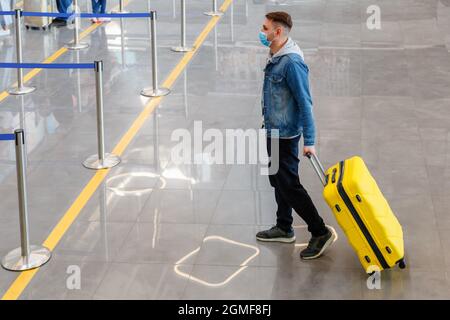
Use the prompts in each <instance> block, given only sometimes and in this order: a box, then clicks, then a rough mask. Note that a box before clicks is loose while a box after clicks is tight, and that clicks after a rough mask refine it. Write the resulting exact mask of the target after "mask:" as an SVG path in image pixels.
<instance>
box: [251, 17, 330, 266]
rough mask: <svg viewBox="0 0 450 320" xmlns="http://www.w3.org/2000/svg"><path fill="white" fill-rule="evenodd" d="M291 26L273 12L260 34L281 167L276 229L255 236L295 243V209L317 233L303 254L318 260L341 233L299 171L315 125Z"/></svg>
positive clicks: (268, 115) (266, 97) (265, 100)
mask: <svg viewBox="0 0 450 320" xmlns="http://www.w3.org/2000/svg"><path fill="white" fill-rule="evenodd" d="M291 29H292V19H291V16H290V15H289V14H288V13H286V12H271V13H268V14H267V15H266V19H265V21H264V25H263V27H262V30H261V32H260V34H259V38H260V41H261V43H262V44H263V45H265V46H267V47H270V55H269V59H268V62H267V65H266V68H265V70H264V87H263V97H262V108H263V116H264V128H265V129H266V131H267V151H268V154H269V157H271V156H272V151H273V150H271V145H272V144H271V140H272V139H278V145H279V153H278V157H279V169H278V171H277V172H276V173H274V174H272V175H269V180H270V184H271V186H272V187H274V188H275V200H276V202H277V205H278V209H277V223H276V225H275V226H274V227H272V228H271V229H269V230H264V231H261V232H259V233H258V234H257V235H256V238H257V239H258V240H259V241H272V242H285V243H291V242H294V241H295V234H294V230H293V228H292V222H293V217H292V209H294V210H295V211H296V212H297V213H298V214H299V215H300V217H301V218H302V219H303V220H304V221H305V222H306V224H307V225H308V231H309V232H310V233H311V234H312V237H311V240H310V241H309V244H308V247H307V248H306V249H304V250H303V251H302V252H301V253H300V257H301V258H302V259H305V260H311V259H316V258H319V257H320V256H321V255H322V254H323V253H324V252H325V250H326V249H327V248H328V247H329V246H330V245H331V244H332V243H333V241H334V240H335V238H336V235H335V234H334V233H333V232H332V231H331V230H330V229H329V228H327V227H326V226H325V224H324V222H323V220H322V218H321V217H320V216H319V213H318V212H317V209H316V207H315V206H314V203H313V202H312V200H311V198H310V196H309V195H308V193H307V191H306V190H305V188H304V187H303V186H302V184H301V183H300V179H299V175H298V164H299V161H300V160H299V158H298V153H299V150H298V148H299V147H298V145H299V141H300V137H301V136H302V134H303V137H304V148H303V155H307V154H308V153H311V154H315V152H316V151H315V148H314V143H315V124H314V117H313V112H312V99H311V94H310V90H309V79H308V73H309V69H308V67H307V65H306V64H305V62H304V60H303V52H302V51H301V50H300V48H299V47H298V46H297V44H296V43H295V42H294V41H293V40H292V39H291V38H290V37H289V32H290V31H291ZM272 130H276V131H273V132H272ZM275 132H277V134H275ZM274 152H275V151H274ZM272 161H273V159H272Z"/></svg>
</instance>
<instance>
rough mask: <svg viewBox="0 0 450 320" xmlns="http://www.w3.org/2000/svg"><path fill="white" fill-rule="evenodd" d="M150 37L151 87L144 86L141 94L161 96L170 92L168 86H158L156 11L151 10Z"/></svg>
mask: <svg viewBox="0 0 450 320" xmlns="http://www.w3.org/2000/svg"><path fill="white" fill-rule="evenodd" d="M150 19H151V33H152V35H151V37H152V78H153V87H152V88H146V89H143V90H142V91H141V95H143V96H144V97H162V96H166V95H168V94H169V93H170V90H169V89H168V88H163V87H159V86H158V54H157V51H158V47H157V41H156V19H157V16H156V11H151V17H150Z"/></svg>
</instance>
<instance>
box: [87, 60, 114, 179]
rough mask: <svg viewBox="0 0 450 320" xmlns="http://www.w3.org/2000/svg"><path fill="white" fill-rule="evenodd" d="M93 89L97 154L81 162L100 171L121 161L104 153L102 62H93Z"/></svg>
mask: <svg viewBox="0 0 450 320" xmlns="http://www.w3.org/2000/svg"><path fill="white" fill-rule="evenodd" d="M95 88H96V95H97V143H98V154H94V155H92V156H90V157H89V158H88V159H87V160H86V161H84V162H83V166H84V167H86V168H88V169H94V170H100V169H109V168H112V167H115V166H117V165H118V164H119V163H120V161H121V159H120V158H119V157H118V156H116V155H114V154H110V153H105V123H104V119H103V61H95Z"/></svg>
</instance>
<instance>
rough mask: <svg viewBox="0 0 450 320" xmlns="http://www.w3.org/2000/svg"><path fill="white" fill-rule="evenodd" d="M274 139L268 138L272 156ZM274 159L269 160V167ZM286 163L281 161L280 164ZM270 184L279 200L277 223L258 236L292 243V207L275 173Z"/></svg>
mask: <svg viewBox="0 0 450 320" xmlns="http://www.w3.org/2000/svg"><path fill="white" fill-rule="evenodd" d="M271 148H272V140H271V139H270V138H268V139H267V154H268V155H269V157H271V156H272V152H271V151H272V150H271ZM271 165H272V161H270V162H269V167H270V166H271ZM282 165H284V164H283V163H280V164H279V166H282ZM269 181H270V185H271V186H272V187H273V188H274V190H275V200H276V202H277V224H276V225H275V226H274V227H272V228H271V229H269V230H264V231H260V232H258V233H257V235H256V238H257V239H258V240H260V241H275V242H286V243H291V242H294V241H295V234H294V230H293V229H292V221H293V219H292V207H291V206H289V204H288V203H287V202H286V200H285V199H284V198H283V197H282V195H281V193H280V188H279V185H278V180H277V179H276V178H275V175H269Z"/></svg>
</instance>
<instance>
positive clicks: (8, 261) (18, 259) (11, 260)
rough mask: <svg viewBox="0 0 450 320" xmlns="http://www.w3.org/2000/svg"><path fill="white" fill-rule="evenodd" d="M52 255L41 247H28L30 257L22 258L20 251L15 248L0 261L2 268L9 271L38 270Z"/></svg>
mask: <svg viewBox="0 0 450 320" xmlns="http://www.w3.org/2000/svg"><path fill="white" fill-rule="evenodd" d="M51 256H52V253H51V251H50V250H49V249H47V248H45V247H41V246H30V255H29V256H28V257H23V256H22V249H21V248H17V249H14V250H13V251H11V252H10V253H8V254H7V255H6V256H5V257H4V258H3V260H2V267H3V268H5V269H6V270H10V271H25V270H31V269H36V268H39V267H40V266H42V265H44V264H46V263H47V262H48V260H50V258H51Z"/></svg>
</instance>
